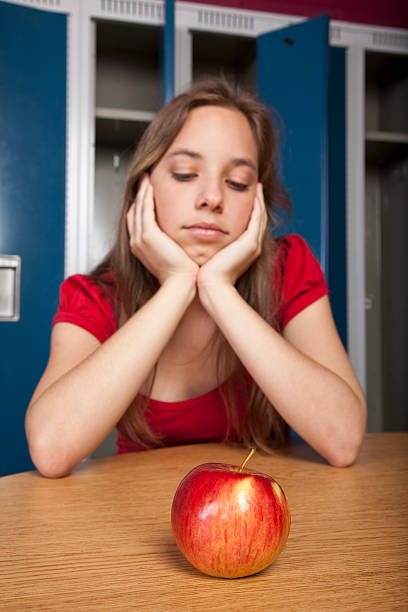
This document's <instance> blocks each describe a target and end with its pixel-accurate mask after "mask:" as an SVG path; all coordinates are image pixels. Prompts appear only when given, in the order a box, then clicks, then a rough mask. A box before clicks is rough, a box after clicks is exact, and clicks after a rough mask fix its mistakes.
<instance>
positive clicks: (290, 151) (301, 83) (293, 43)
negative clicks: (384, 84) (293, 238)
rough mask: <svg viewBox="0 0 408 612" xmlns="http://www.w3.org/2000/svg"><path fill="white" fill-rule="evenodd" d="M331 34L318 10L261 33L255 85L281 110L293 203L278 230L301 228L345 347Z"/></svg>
mask: <svg viewBox="0 0 408 612" xmlns="http://www.w3.org/2000/svg"><path fill="white" fill-rule="evenodd" d="M328 32H329V21H328V18H327V17H326V16H323V17H318V18H316V19H311V20H308V21H305V22H301V23H299V24H296V25H294V26H290V27H288V28H283V29H280V30H276V31H274V32H269V33H266V34H263V35H261V36H259V37H258V40H257V87H258V92H259V95H260V97H261V98H262V99H263V100H264V102H266V103H267V104H268V105H269V106H271V107H273V108H275V109H276V111H277V113H278V118H277V121H276V124H277V127H278V131H279V133H280V143H281V150H282V172H283V177H282V178H283V182H284V184H285V186H286V188H287V190H288V192H289V195H290V198H291V201H292V205H293V217H292V219H291V220H290V221H289V222H286V223H285V224H284V225H283V226H282V227H281V228H280V233H289V232H296V233H299V234H301V235H302V236H303V237H304V238H305V239H306V240H307V241H308V243H309V245H310V247H311V249H312V251H313V252H314V254H315V255H316V256H317V257H318V259H319V260H320V263H321V266H322V268H323V271H324V273H325V275H326V278H327V280H328V282H329V287H330V293H331V303H332V308H333V311H334V316H335V319H336V323H337V326H338V328H339V332H340V335H341V337H342V340H343V343H344V344H345V345H346V338H347V329H346V302H347V294H346V237H345V229H346V228H345V224H346V195H345V129H346V126H345V52H344V49H341V48H332V47H329V44H328Z"/></svg>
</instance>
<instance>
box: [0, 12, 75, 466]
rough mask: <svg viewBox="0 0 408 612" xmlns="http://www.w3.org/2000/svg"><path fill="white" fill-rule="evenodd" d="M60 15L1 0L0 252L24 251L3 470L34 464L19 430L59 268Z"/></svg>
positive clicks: (2, 329) (62, 147)
mask: <svg viewBox="0 0 408 612" xmlns="http://www.w3.org/2000/svg"><path fill="white" fill-rule="evenodd" d="M66 46H67V20H66V16H65V15H62V14H54V13H51V12H45V11H39V10H36V9H31V8H26V7H21V6H17V5H13V4H9V3H7V2H0V91H1V94H0V152H1V154H0V167H1V182H0V253H1V254H8V255H11V254H12V255H20V257H21V308H20V320H19V321H16V322H6V321H0V347H1V368H0V408H1V420H2V427H1V434H0V475H5V474H10V473H13V472H19V471H23V470H27V469H32V467H33V465H32V463H31V460H30V458H29V454H28V448H27V443H26V439H25V431H24V416H25V412H26V408H27V405H28V402H29V399H30V397H31V394H32V392H33V390H34V388H35V386H36V384H37V382H38V380H39V378H40V376H41V373H42V371H43V369H44V367H45V365H46V361H47V358H48V351H49V338H50V326H51V319H52V316H53V313H54V312H55V310H56V306H57V300H58V288H59V285H60V283H61V281H62V280H63V276H64V225H65V157H66V134H65V132H66V93H67V92H66Z"/></svg>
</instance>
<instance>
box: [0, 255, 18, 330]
mask: <svg viewBox="0 0 408 612" xmlns="http://www.w3.org/2000/svg"><path fill="white" fill-rule="evenodd" d="M20 269H21V258H20V257H19V255H0V321H18V320H19V319H20Z"/></svg>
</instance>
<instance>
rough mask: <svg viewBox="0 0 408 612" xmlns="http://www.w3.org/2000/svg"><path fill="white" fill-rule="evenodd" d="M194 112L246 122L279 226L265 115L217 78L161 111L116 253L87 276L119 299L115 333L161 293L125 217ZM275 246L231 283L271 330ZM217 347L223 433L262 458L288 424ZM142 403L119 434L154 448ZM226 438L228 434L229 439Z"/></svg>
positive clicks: (130, 193)
mask: <svg viewBox="0 0 408 612" xmlns="http://www.w3.org/2000/svg"><path fill="white" fill-rule="evenodd" d="M200 106H221V107H224V108H231V109H235V110H238V111H240V112H241V113H242V114H243V115H244V116H245V117H246V118H247V120H248V122H249V125H250V127H251V130H252V133H253V136H254V139H255V142H256V145H257V152H258V166H259V174H258V181H259V182H261V183H262V185H263V192H264V198H265V204H266V210H267V214H268V217H269V221H270V226H271V228H272V229H273V228H274V227H275V226H277V224H278V219H279V217H281V216H282V215H279V213H280V212H286V213H288V212H290V203H289V199H288V197H287V194H286V192H285V190H284V188H283V186H282V184H281V182H280V180H279V176H278V171H279V163H280V160H279V147H278V140H277V134H276V131H275V129H274V126H273V124H272V122H271V119H270V117H269V114H268V109H267V107H266V106H264V105H263V104H262V103H261V102H260V101H259V100H258V99H257V98H255V97H254V96H252V95H251V94H249V93H247V92H243V91H240V90H239V89H238V88H237V87H233V86H232V85H231V84H230V83H228V82H227V81H226V80H225V79H223V78H211V79H206V80H201V81H198V82H196V83H195V84H194V85H193V86H192V87H191V88H190V89H189V90H187V91H186V92H184V93H182V94H181V95H179V96H177V97H176V98H174V99H173V100H172V101H171V102H169V103H168V104H167V105H166V106H164V107H163V108H162V109H161V111H160V112H159V113H158V114H157V115H156V117H155V118H154V120H153V121H152V122H151V123H150V125H149V126H148V128H147V129H146V131H145V132H144V134H143V136H142V138H141V140H140V141H139V144H138V146H137V148H136V151H135V153H134V156H133V159H132V162H131V164H130V169H129V173H128V178H127V183H126V187H125V192H124V197H123V205H122V212H121V216H120V221H119V228H118V234H117V238H116V242H115V245H114V247H113V249H112V251H111V252H110V253H109V254H108V256H107V257H106V258H105V260H104V261H102V263H101V264H100V265H99V266H98V267H97V268H96V269H95V270H94V271H93V272H92V274H91V277H92V278H93V279H94V280H95V281H96V282H97V283H98V284H99V286H101V287H102V288H103V289H105V290H107V291H108V292H109V293H111V289H112V287H111V288H109V285H111V286H112V285H113V286H114V287H113V289H114V293H115V294H116V296H117V298H118V299H117V301H116V300H115V302H114V305H116V316H117V323H118V326H120V325H123V324H124V323H125V322H126V321H127V320H128V319H129V318H130V317H131V316H132V315H133V314H134V313H135V312H136V311H137V310H138V309H139V308H141V307H142V306H143V304H145V303H146V302H147V301H148V300H149V299H150V298H151V297H152V295H153V294H154V293H155V292H156V291H157V290H158V288H159V284H158V281H157V279H156V278H155V277H154V276H153V275H152V274H151V273H150V272H149V270H147V269H146V268H145V267H144V265H143V264H142V263H141V262H140V261H139V260H138V259H137V258H135V257H134V255H133V254H132V253H131V251H130V248H129V235H128V229H127V223H126V214H127V212H128V210H129V208H130V206H131V205H132V203H133V202H134V200H135V197H136V194H137V192H138V188H139V183H140V180H141V178H142V177H143V175H144V173H146V172H149V171H150V170H151V169H152V167H153V166H154V165H155V164H156V163H157V162H158V161H159V160H160V159H161V158H162V157H163V155H164V154H165V153H166V151H167V150H168V148H169V147H170V145H171V144H172V142H173V141H174V139H175V138H176V136H177V135H178V133H179V132H180V130H181V129H182V127H183V125H184V122H185V121H186V119H187V116H188V114H189V113H190V112H191V111H192V110H193V109H195V108H198V107H200ZM278 246H279V241H278V240H276V239H274V238H272V237H271V235H270V234H268V233H266V234H265V237H264V242H263V248H262V253H261V255H260V257H259V258H258V259H257V260H256V261H255V262H254V263H253V264H252V265H251V266H250V267H249V269H248V270H247V271H246V272H245V273H244V274H243V275H242V276H241V277H240V278H239V279H238V281H237V283H236V288H237V290H238V291H239V293H240V295H241V296H242V297H243V298H244V299H245V301H246V302H247V303H248V304H249V305H250V306H252V308H254V310H255V311H256V312H258V313H259V314H260V315H261V316H262V318H263V319H264V320H265V321H267V322H268V323H269V324H270V325H272V326H273V327H275V328H276V329H278V320H277V315H278V311H279V306H280V301H281V295H280V293H281V291H278V290H277V286H276V274H273V270H275V272H276V270H277V267H278V265H277V264H278V262H276V256H277V251H278ZM112 272H113V274H112ZM279 284H280V285H281V283H279ZM216 342H217V344H216V351H217V378H218V382H219V384H221V382H223V380H224V378H225V374H226V373H231V372H234V375H233V376H229V378H228V379H227V382H226V384H225V385H222V387H221V388H220V390H221V394H222V397H223V401H224V405H225V409H226V413H227V417H228V423H229V432H231V431H232V430H234V429H235V431H236V432H238V437H239V439H240V441H241V442H242V443H244V444H245V445H253V444H255V445H256V446H258V447H260V448H262V449H264V450H265V451H270V450H271V449H272V448H276V447H278V446H281V445H282V444H284V443H285V442H286V441H287V438H288V432H289V428H288V426H287V424H286V423H285V421H284V420H283V419H282V417H281V416H280V415H279V413H278V412H277V411H276V410H275V409H274V408H273V406H272V405H271V404H270V402H269V401H268V399H267V398H266V396H265V395H264V393H263V392H262V390H261V389H260V388H259V387H258V385H256V384H255V383H252V385H248V384H247V383H245V380H246V377H245V375H244V370H243V366H242V365H241V364H240V363H239V361H238V359H237V357H236V355H235V354H234V353H233V351H232V349H231V348H230V347H229V345H228V344H227V343H226V342H225V341H223V340H222V337H221V334H218V336H217V338H216ZM151 384H152V382H151ZM237 385H238V386H237ZM237 388H238V389H239V392H240V394H241V395H243V396H244V397H246V401H247V410H246V417H245V419H244V422H243V423H242V424H241V425H240V424H239V420H238V417H237V414H236V410H235V407H234V403H235V402H234V394H235V393H237ZM147 403H148V402H146V401H143V400H142V398H140V396H138V398H137V399H136V400H135V401H134V402H133V404H132V405H131V406H130V407H129V408H128V410H127V411H126V413H125V414H124V416H123V417H122V419H121V422H120V427H121V430H122V431H125V432H126V434H127V435H128V436H129V437H130V438H131V439H132V440H134V441H135V442H136V443H138V444H140V445H142V446H145V447H151V446H157V445H159V444H160V443H161V440H160V437H159V436H157V435H156V434H155V433H154V432H152V431H151V429H150V428H149V426H148V424H147V422H146V419H145V416H144V412H145V409H146V407H147ZM228 435H229V434H228V433H227V437H228Z"/></svg>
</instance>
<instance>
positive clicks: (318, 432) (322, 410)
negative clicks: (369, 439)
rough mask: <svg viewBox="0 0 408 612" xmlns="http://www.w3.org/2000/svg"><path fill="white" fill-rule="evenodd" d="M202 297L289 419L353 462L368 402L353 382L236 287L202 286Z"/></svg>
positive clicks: (314, 441) (338, 457)
mask: <svg viewBox="0 0 408 612" xmlns="http://www.w3.org/2000/svg"><path fill="white" fill-rule="evenodd" d="M200 299H201V301H202V303H203V305H204V306H205V308H206V309H207V311H208V312H209V314H210V315H211V316H212V318H213V319H214V321H215V323H216V324H217V325H218V327H219V328H220V330H221V332H222V333H223V335H224V336H225V338H226V340H227V341H228V342H229V344H230V346H231V347H232V349H233V350H234V351H235V353H236V354H237V356H238V357H239V359H240V360H241V362H242V363H243V365H244V366H245V368H246V369H247V370H248V372H249V373H250V374H251V376H252V378H253V379H254V380H255V381H256V383H257V384H258V385H259V386H260V387H261V389H262V390H263V391H264V393H265V395H266V396H267V397H268V399H269V401H270V402H271V404H272V405H273V406H274V407H275V408H276V409H277V410H278V412H279V413H280V414H281V416H282V417H283V418H284V419H285V421H286V422H287V423H288V424H289V425H290V426H291V427H292V428H293V429H294V430H295V431H297V433H298V434H299V435H300V436H302V437H303V438H304V439H305V440H306V441H307V442H308V443H309V444H310V445H311V446H313V447H314V448H315V449H316V450H317V451H318V452H319V453H320V454H321V455H322V456H324V457H325V458H326V459H327V460H328V461H329V462H330V463H332V464H333V465H339V466H340V465H349V464H350V463H352V462H353V461H354V460H355V458H356V456H357V454H358V451H359V448H360V445H361V441H362V436H363V434H364V427H365V406H364V405H363V403H362V401H361V399H360V398H359V397H358V395H357V394H356V393H355V392H354V391H353V390H352V388H351V387H350V385H349V384H347V382H346V381H345V380H343V379H342V378H341V377H340V376H338V375H337V374H336V373H335V372H334V371H332V370H330V369H328V368H327V367H325V366H323V365H321V364H319V363H318V362H317V361H315V360H314V359H311V358H310V357H308V356H307V355H305V354H304V353H302V352H301V351H299V350H297V349H296V348H295V347H294V346H293V345H292V344H290V343H289V342H288V341H287V340H285V339H284V338H283V337H282V336H281V335H280V334H279V333H278V332H276V331H275V330H274V329H272V328H271V327H270V326H269V325H268V324H267V323H266V322H265V321H264V320H263V319H262V317H261V316H259V315H258V313H256V312H255V311H254V310H253V309H252V308H251V307H250V306H249V305H248V304H247V303H246V302H245V301H244V300H243V299H242V298H241V296H240V295H239V293H238V292H237V291H236V289H235V288H234V287H233V286H228V285H224V284H219V285H213V286H208V287H201V288H200Z"/></svg>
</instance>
